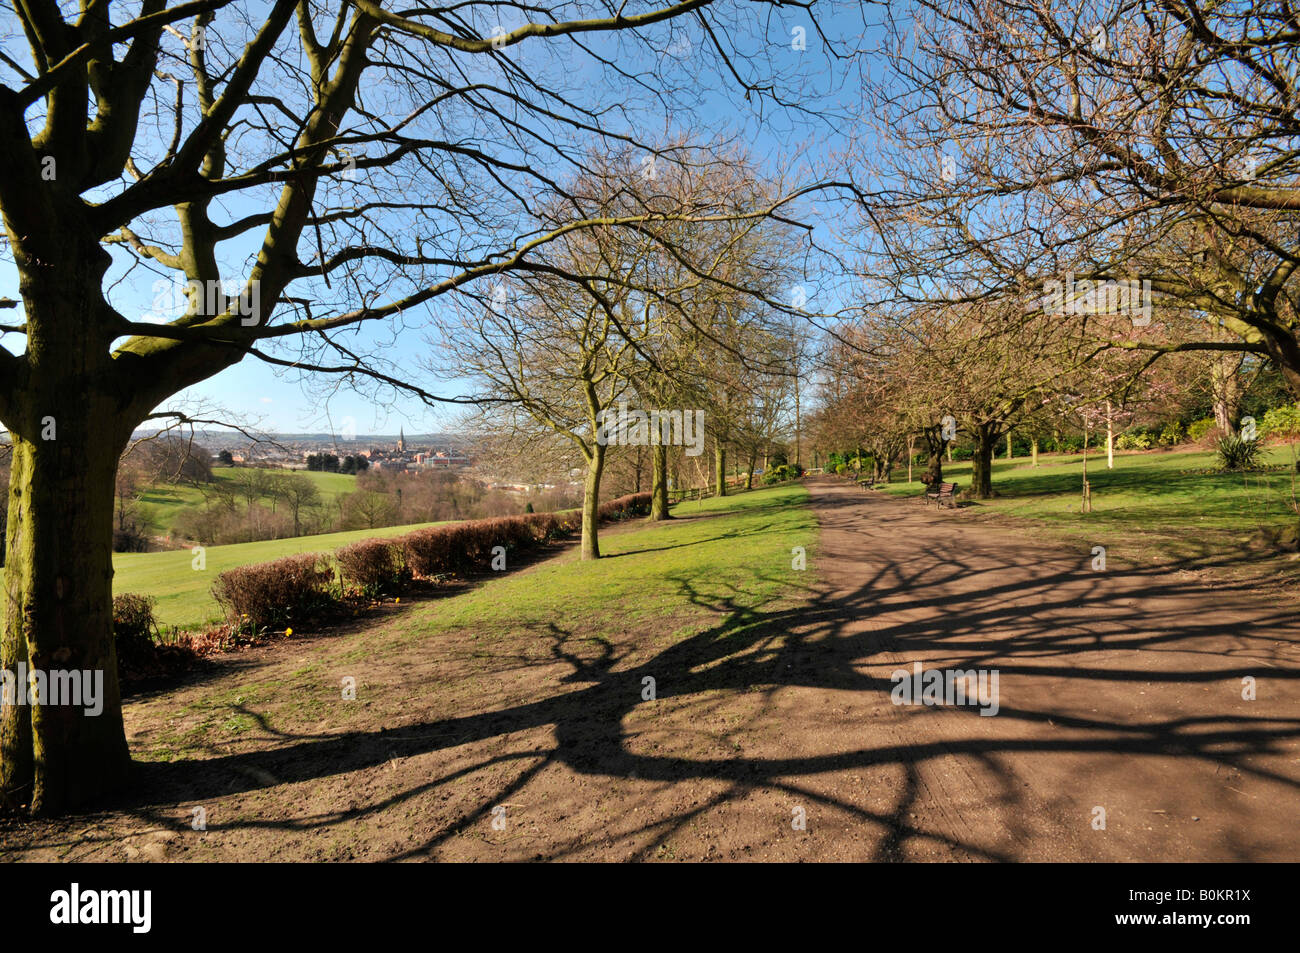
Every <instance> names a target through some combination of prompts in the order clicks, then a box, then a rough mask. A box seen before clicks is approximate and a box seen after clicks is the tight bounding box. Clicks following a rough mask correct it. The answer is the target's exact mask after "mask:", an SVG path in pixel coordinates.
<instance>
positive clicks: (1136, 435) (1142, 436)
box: [1115, 430, 1152, 450]
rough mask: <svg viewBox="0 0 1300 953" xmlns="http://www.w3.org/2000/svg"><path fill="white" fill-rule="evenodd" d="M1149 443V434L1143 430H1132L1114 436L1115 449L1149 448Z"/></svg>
mask: <svg viewBox="0 0 1300 953" xmlns="http://www.w3.org/2000/svg"><path fill="white" fill-rule="evenodd" d="M1151 445H1152V440H1151V434H1149V433H1147V431H1145V430H1132V431H1129V432H1128V433H1122V434H1120V435H1119V436H1118V437H1116V438H1115V449H1117V450H1150V449H1151Z"/></svg>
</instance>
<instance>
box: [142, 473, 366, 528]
mask: <svg viewBox="0 0 1300 953" xmlns="http://www.w3.org/2000/svg"><path fill="white" fill-rule="evenodd" d="M239 470H240V468H239V467H213V468H212V475H213V477H214V478H216V480H217V481H218V482H230V480H231V476H232V475H233V474H237V473H238V472H239ZM292 472H294V473H300V474H302V475H303V476H305V477H307V478H308V479H310V480H311V481H312V482H313V483H315V484H316V486H317V487H319V489H320V492H321V497H322V498H323V499H324V501H325V502H326V503H332V502H333V501H334V499H335V498H336V497H339V496H346V495H347V494H349V493H351V492H352V491H353V490H355V489H356V487H357V478H356V477H354V476H351V475H349V474H346V473H317V472H314V471H310V470H294V471H292ZM202 502H203V491H202V489H201V488H199V487H195V486H187V485H184V484H179V483H165V484H161V485H159V486H156V487H154V488H153V489H151V490H150V491H149V492H147V493H145V494H144V495H142V496H141V497H140V509H141V515H142V516H143V517H144V520H145V522H146V524H147V525H148V526H149V529H150V530H151V531H152V532H153V533H155V534H157V535H165V534H166V533H167V532H168V531H169V530H170V529H171V528H172V523H174V522H175V521H176V515H177V514H178V513H179V512H180V511H181V510H182V509H184V508H185V507H187V506H198V505H200V504H201V503H202Z"/></svg>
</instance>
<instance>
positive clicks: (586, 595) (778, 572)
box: [421, 484, 816, 628]
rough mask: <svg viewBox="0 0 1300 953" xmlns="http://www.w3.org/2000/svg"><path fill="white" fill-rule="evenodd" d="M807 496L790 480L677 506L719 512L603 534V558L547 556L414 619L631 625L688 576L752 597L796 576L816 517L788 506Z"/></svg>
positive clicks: (655, 614) (678, 593)
mask: <svg viewBox="0 0 1300 953" xmlns="http://www.w3.org/2000/svg"><path fill="white" fill-rule="evenodd" d="M807 498H808V491H807V490H806V489H804V488H803V487H802V486H799V485H797V484H796V485H793V486H788V487H778V488H775V489H767V490H756V491H753V492H750V493H742V494H739V495H736V496H732V497H726V498H724V499H721V500H717V499H712V500H705V501H703V502H702V503H701V502H693V503H686V504H679V505H677V506H674V507H673V509H672V512H673V514H674V515H676V516H679V517H693V516H703V517H710V516H721V517H723V518H720V519H699V520H690V521H689V522H688V521H685V520H684V521H683V522H681V523H670V524H663V525H660V526H647V527H646V528H645V529H641V530H637V531H633V532H618V533H606V534H604V536H603V538H602V539H601V544H600V549H601V555H602V557H607V558H602V559H600V560H597V561H589V562H581V561H578V560H556V561H553V562H549V563H547V564H545V565H543V566H541V567H539V568H538V569H537V570H536V571H534V572H531V573H527V574H526V575H520V576H517V577H507V578H505V579H503V580H501V582H499V583H495V584H493V585H492V586H484V587H482V588H480V589H478V590H476V591H474V592H472V593H469V594H467V595H465V596H462V597H459V598H457V599H456V600H454V601H453V602H452V603H450V604H448V605H444V606H441V607H439V608H438V609H437V610H436V612H430V613H427V618H424V619H422V620H421V622H422V624H423V625H425V626H426V627H429V628H453V627H456V626H465V625H483V626H484V627H491V626H494V625H500V626H507V627H508V626H511V625H514V624H515V623H523V624H526V625H529V624H541V623H543V622H546V621H561V620H562V621H563V622H564V623H565V624H574V625H581V624H592V625H623V624H632V623H637V622H640V621H644V620H648V619H657V618H662V617H664V615H665V614H670V613H672V612H675V611H677V610H678V609H680V608H681V607H682V606H683V605H684V600H683V593H685V592H687V591H688V590H689V589H690V588H691V587H692V586H693V585H695V584H701V585H703V584H707V585H709V586H711V587H714V588H716V587H717V585H718V584H719V583H724V584H725V585H726V586H727V588H728V590H729V591H731V592H733V593H734V594H735V596H736V597H737V598H739V599H742V600H754V602H755V603H757V602H758V601H761V600H763V599H766V598H768V597H770V596H771V595H773V594H774V593H776V592H778V591H780V590H782V589H783V588H784V587H785V586H787V585H788V584H789V583H791V582H795V581H798V580H799V579H800V578H801V577H802V575H803V574H802V573H801V572H798V571H795V570H793V569H791V554H790V550H791V548H792V547H794V546H803V547H805V548H807V547H808V546H809V545H810V543H811V541H812V534H813V531H814V528H815V527H816V518H815V517H814V516H813V514H812V511H811V510H809V509H807V508H806V507H804V506H802V505H796V504H802V503H804V502H806V500H807ZM630 554H634V555H630ZM810 558H811V557H810Z"/></svg>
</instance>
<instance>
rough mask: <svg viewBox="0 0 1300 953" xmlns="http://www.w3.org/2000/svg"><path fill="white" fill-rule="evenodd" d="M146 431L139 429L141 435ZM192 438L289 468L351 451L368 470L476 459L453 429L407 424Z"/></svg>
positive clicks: (233, 458)
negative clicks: (361, 432) (389, 430)
mask: <svg viewBox="0 0 1300 953" xmlns="http://www.w3.org/2000/svg"><path fill="white" fill-rule="evenodd" d="M147 435H148V432H140V433H138V434H137V436H139V437H144V436H147ZM194 441H195V442H196V443H200V444H202V445H203V446H205V447H207V448H208V449H209V450H211V451H212V453H213V454H214V455H215V456H217V457H219V458H220V460H221V462H225V463H232V464H234V465H237V466H269V467H279V468H281V469H287V470H306V469H337V468H338V467H337V466H311V465H310V464H311V462H313V461H311V459H310V458H316V459H317V460H320V458H329V457H334V458H336V460H337V461H343V460H346V459H347V458H349V457H351V458H353V459H354V460H356V459H362V460H365V461H366V462H365V464H364V465H362V466H359V467H358V466H354V467H351V468H349V469H350V470H351V471H352V472H355V471H356V470H357V469H368V470H386V471H398V470H425V469H459V468H465V467H470V466H473V465H474V457H473V456H472V454H471V453H470V449H469V448H468V447H467V446H466V443H465V441H464V440H463V439H461V438H458V437H456V436H455V435H453V434H445V433H440V434H418V435H414V436H412V437H410V438H408V437H407V436H406V433H405V430H400V431H398V433H397V434H395V435H391V436H390V435H383V434H371V435H365V436H357V435H335V434H322V433H318V434H266V435H263V436H261V437H259V438H257V439H254V438H252V437H250V436H248V435H247V434H243V433H240V432H238V431H230V430H205V431H195V433H194Z"/></svg>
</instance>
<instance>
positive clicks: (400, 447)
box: [397, 427, 406, 453]
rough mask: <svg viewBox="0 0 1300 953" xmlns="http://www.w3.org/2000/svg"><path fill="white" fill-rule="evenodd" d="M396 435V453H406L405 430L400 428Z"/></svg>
mask: <svg viewBox="0 0 1300 953" xmlns="http://www.w3.org/2000/svg"><path fill="white" fill-rule="evenodd" d="M397 433H398V435H397V452H398V453H406V428H405V427H403V428H401V429H400V430H398V432H397Z"/></svg>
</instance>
